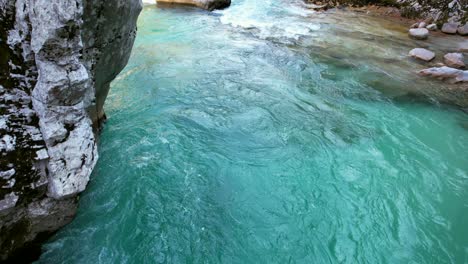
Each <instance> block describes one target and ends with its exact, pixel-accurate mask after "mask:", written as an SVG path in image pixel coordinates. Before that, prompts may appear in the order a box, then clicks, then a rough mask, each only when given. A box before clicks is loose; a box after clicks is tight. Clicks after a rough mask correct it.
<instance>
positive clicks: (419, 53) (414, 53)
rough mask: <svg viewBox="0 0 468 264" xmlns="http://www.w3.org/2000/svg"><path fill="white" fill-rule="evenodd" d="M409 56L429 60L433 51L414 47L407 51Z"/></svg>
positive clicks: (433, 55)
mask: <svg viewBox="0 0 468 264" xmlns="http://www.w3.org/2000/svg"><path fill="white" fill-rule="evenodd" d="M409 56H411V57H413V58H416V59H420V60H423V61H431V60H433V59H434V57H435V53H434V52H432V51H430V50H427V49H422V48H415V49H412V50H411V51H410V52H409Z"/></svg>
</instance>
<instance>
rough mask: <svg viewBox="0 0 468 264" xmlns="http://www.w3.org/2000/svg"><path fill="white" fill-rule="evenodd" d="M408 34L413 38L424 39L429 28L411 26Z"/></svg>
mask: <svg viewBox="0 0 468 264" xmlns="http://www.w3.org/2000/svg"><path fill="white" fill-rule="evenodd" d="M409 35H410V37H412V38H414V39H419V40H424V39H427V38H428V37H429V30H427V29H425V28H412V29H410V30H409Z"/></svg>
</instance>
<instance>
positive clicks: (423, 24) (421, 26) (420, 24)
mask: <svg viewBox="0 0 468 264" xmlns="http://www.w3.org/2000/svg"><path fill="white" fill-rule="evenodd" d="M426 26H427V23H426V22H421V23H419V25H418V28H425V27H426Z"/></svg>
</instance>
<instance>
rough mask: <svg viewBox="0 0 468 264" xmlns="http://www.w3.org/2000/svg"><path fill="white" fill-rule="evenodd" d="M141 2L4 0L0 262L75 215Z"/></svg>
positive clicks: (0, 29) (0, 11)
mask: <svg viewBox="0 0 468 264" xmlns="http://www.w3.org/2000/svg"><path fill="white" fill-rule="evenodd" d="M141 8H142V5H141V1H140V0H108V1H100V0H0V23H1V24H0V155H1V160H0V234H1V235H0V260H5V259H6V258H8V257H11V256H12V255H14V254H15V253H18V252H20V250H21V249H24V248H25V247H28V246H31V245H32V243H34V242H35V241H37V240H38V239H39V240H40V239H41V238H44V237H46V236H47V234H50V233H51V232H53V231H55V230H57V229H58V228H60V227H61V226H63V225H65V224H67V223H68V222H70V221H71V219H72V218H73V215H74V213H75V209H76V204H77V203H76V200H77V198H76V197H77V195H78V194H79V193H80V192H82V191H83V190H84V189H85V187H86V185H87V183H88V181H89V176H90V174H91V172H92V170H93V167H94V165H95V164H96V161H97V158H98V153H97V144H96V135H95V132H96V131H97V129H98V126H99V122H100V120H102V118H104V112H103V104H104V101H105V98H106V96H107V93H108V90H109V83H110V82H111V81H112V80H113V79H114V78H115V76H116V75H117V74H118V73H119V72H120V71H121V70H122V69H123V67H124V66H125V65H126V63H127V61H128V58H129V56H130V52H131V48H132V45H133V41H134V39H135V36H136V20H137V17H138V15H139V13H140V11H141Z"/></svg>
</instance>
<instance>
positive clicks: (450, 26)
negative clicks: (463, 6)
mask: <svg viewBox="0 0 468 264" xmlns="http://www.w3.org/2000/svg"><path fill="white" fill-rule="evenodd" d="M457 29H458V23H445V24H444V25H443V26H442V29H441V30H442V32H444V33H447V34H456V33H457Z"/></svg>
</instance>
